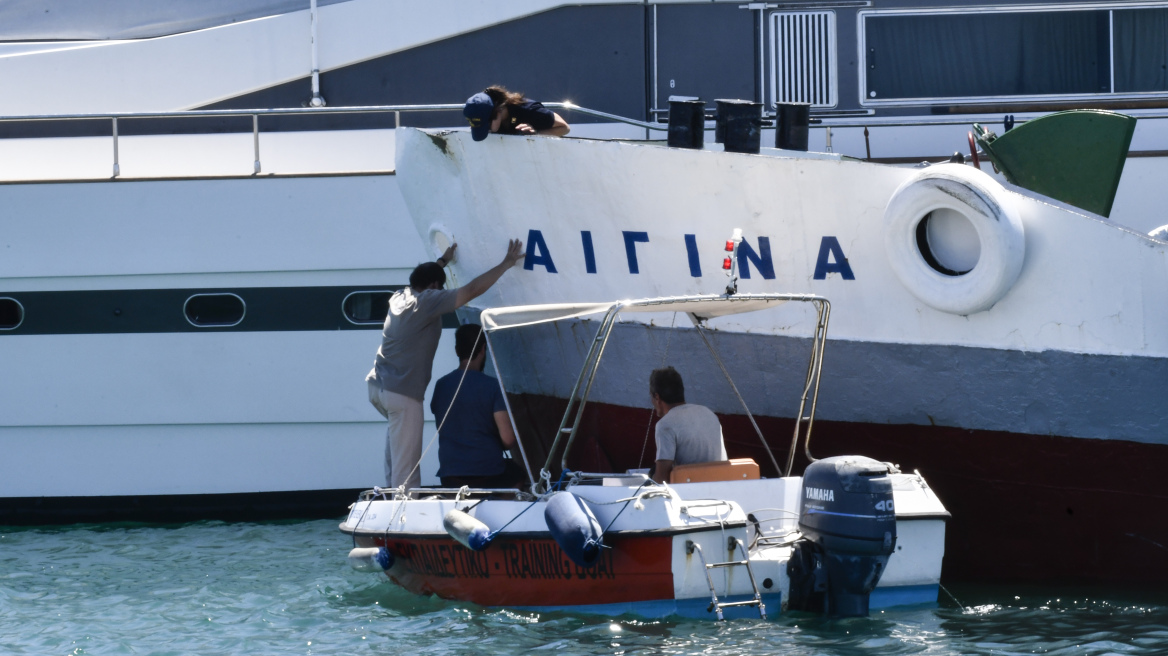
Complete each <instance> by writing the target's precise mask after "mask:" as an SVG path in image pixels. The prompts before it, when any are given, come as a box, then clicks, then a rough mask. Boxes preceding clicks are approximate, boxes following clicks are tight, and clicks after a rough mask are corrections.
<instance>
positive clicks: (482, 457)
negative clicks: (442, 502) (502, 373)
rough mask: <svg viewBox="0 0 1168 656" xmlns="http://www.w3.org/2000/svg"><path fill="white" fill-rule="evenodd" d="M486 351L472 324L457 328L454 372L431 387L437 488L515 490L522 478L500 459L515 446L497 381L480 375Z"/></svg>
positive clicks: (516, 469)
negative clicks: (434, 426) (439, 486)
mask: <svg viewBox="0 0 1168 656" xmlns="http://www.w3.org/2000/svg"><path fill="white" fill-rule="evenodd" d="M486 346H487V343H486V339H485V338H484V337H483V336H482V328H481V327H480V326H479V325H478V324H474V323H471V324H466V325H464V326H459V328H458V330H456V331H455V333H454V352H455V353H456V354H457V355H458V369H455V370H454V371H452V372H450V373H448V374H446V375H445V376H443V377H442V378H439V379H438V381H437V382H436V383H434V396H433V397H432V398H431V399H430V411H431V412H433V413H434V421H435V422H437V423H438V425H439V426H440V427H441V428H440V429H439V431H438V477H439V478H440V479H442V486H443V487H462V486H463V485H469V486H471V487H479V488H502V487H515V486H517V485H519V484H520V483H522V482H523V481H524V480H525V478H526V476H525V474H524V471H523V468H522V467H520V466H519V465H518V464H516V462H515V460H512V459H508V458H504V457H503V452H504V450H505V449H510V448H511V447H513V446H515V432H514V431H513V430H512V429H511V418H510V417H509V416H508V415H507V405H506V402H505V401H504V399H503V390H502V389H500V388H499V381H497V380H495V379H494V378H491V377H490V376H488V375H486V374H484V373H483V365H484V364H485V363H486V359H487V349H486ZM459 381H461V382H462V386H461V387H459ZM456 390H457V396H456V395H455V391H456ZM451 404H453V407H452V405H451ZM447 409H449V412H448V411H447Z"/></svg>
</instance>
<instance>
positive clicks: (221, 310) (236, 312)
mask: <svg viewBox="0 0 1168 656" xmlns="http://www.w3.org/2000/svg"><path fill="white" fill-rule="evenodd" d="M246 309H247V308H246V306H245V305H244V303H243V299H242V298H240V297H238V296H236V295H235V294H195V295H194V296H192V297H190V298H188V299H187V302H186V304H185V305H184V306H183V312H184V313H185V314H186V316H187V321H189V322H191V324H192V325H195V326H199V327H201V328H214V327H224V326H235V325H237V324H239V322H241V321H243V314H244V312H245V311H246Z"/></svg>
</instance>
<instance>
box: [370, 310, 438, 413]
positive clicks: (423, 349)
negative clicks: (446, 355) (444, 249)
mask: <svg viewBox="0 0 1168 656" xmlns="http://www.w3.org/2000/svg"><path fill="white" fill-rule="evenodd" d="M457 300H458V290H457V289H427V290H426V291H424V292H422V293H420V294H416V295H415V294H414V290H413V289H412V288H410V287H406V288H405V289H402V290H401V291H399V292H397V293H395V294H394V295H393V296H391V297H389V312H388V313H387V314H386V315H385V327H383V328H382V329H381V348H379V349H377V360H376V361H375V362H374V364H373V371H370V372H369V375H368V376H367V377H366V380H374V381H377V384H378V385H379V386H380V387H381V389H383V390H385V391H387V392H394V393H397V394H401V395H402V396H408V397H410V398H412V399H417V400H419V401H421V400H422V398H423V397H425V396H426V386H427V385H429V384H430V372H431V369H432V368H433V367H434V353H436V352H437V351H438V339H439V338H440V337H442V315H444V314H446V313H447V312H453V311H454V310H455V308H456V302H457Z"/></svg>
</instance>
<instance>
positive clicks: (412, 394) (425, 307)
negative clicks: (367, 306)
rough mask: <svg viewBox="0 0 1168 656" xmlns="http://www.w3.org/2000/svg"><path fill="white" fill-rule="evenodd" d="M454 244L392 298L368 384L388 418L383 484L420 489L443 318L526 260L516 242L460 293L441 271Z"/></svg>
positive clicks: (414, 274) (413, 275)
mask: <svg viewBox="0 0 1168 656" xmlns="http://www.w3.org/2000/svg"><path fill="white" fill-rule="evenodd" d="M457 247H458V245H457V244H453V245H451V246H450V248H448V249H446V252H445V253H444V254H443V255H442V257H440V258H438V261H437V262H425V263H423V264H419V265H418V266H417V267H415V268H414V270H413V272H412V273H410V285H409V286H408V287H406V288H404V289H402V290H401V291H398V292H397V293H395V294H394V295H393V296H391V297H390V299H389V312H388V313H387V314H386V316H385V326H384V327H383V328H382V330H381V348H379V349H377V359H376V360H375V362H374V364H373V370H372V371H370V372H369V375H368V376H366V377H365V380H366V381H368V383H369V402H370V403H372V404H373V407H375V408H377V411H378V412H380V413H381V415H382V416H383V417H385V418H386V419H388V420H389V427H388V429H387V430H386V434H385V481H386V484H387V485H388V486H389V487H398V486H400V485H403V484H404V485H405V486H406V488H407V489H411V488H416V487H420V486H421V484H422V477H421V474H420V473H419V472H418V461H419V460H420V459H421V458H422V421H423V417H422V397H423V396H425V394H426V386H427V385H429V384H430V373H431V369H432V368H433V366H434V353H435V352H436V351H437V350H438V339H439V338H440V337H441V336H442V315H443V314H446V313H448V312H453V311H454V310H455V309H457V308H460V307H462V306H464V305H466V304H467V303H468V302H470V301H471V300H473V299H475V298H478V297H479V296H480V295H482V293H483V292H485V291H487V290H488V289H490V287H491V285H494V284H495V282H497V281H498V280H499V278H501V277H502V276H503V274H504V273H505V272H506V271H507V269H510V268H511V267H513V266H515V263H516V262H518V261H519V260H520V259H522V258H523V243H522V242H521V241H519V240H518V239H512V240H511V242H510V243H509V244H508V245H507V255H505V256H504V257H503V261H502V262H500V263H499V264H498V265H496V266H495V267H494V268H492V269H489V270H487V271H486V272H485V273H483V274H481V275H479V277H477V278H475V279H474V280H472V281H470V282H468V283H467V284H465V285H463V286H462V287H459V288H458V289H443V288H442V287H443V285H445V284H446V273H445V272H444V271H443V270H442V269H443V267H445V266H446V264H447V263H448V262H450V260H451V259H452V258H453V257H454V253H455V250H454V249H455V248H457Z"/></svg>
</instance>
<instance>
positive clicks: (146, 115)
mask: <svg viewBox="0 0 1168 656" xmlns="http://www.w3.org/2000/svg"><path fill="white" fill-rule="evenodd" d="M543 104H544V106H545V107H547V108H549V109H556V110H564V111H569V112H572V113H574V114H583V115H585V116H591V117H593V118H599V119H603V120H605V121H610V122H613V123H621V124H625V125H632V126H635V127H639V128H643V129H645V130H646V131H659V132H664V131H666V130H668V125H667V124H666V123H659V122H655V121H642V120H638V119H633V118H628V117H625V116H619V115H617V114H611V113H608V112H602V111H599V110H596V109H590V108H588V107H581V106H580V105H576V104H574V103H571V102H547V103H543ZM462 108H463V105H462V104H461V103H458V104H428V105H370V106H357V107H304V108H276V109H195V110H187V111H166V112H107V113H94V114H41V115H24V116H0V123H16V122H42V121H64V122H73V121H101V120H105V121H109V122H110V129H111V137H112V144H113V177H115V178H116V177H118V176H119V175H121V165H120V161H119V154H118V139H119V137H118V121H119V120H126V119H135V120H137V119H194V118H230V117H250V118H251V122H252V130H251V132H252V144H253V150H254V155H255V157H254V162H253V174H259V173H260V172H261V170H262V165H261V160H260V138H259V135H260V118H261V117H264V118H269V117H285V116H322V115H340V114H393V115H394V123H393V124H394V127H395V128H397V127H400V126H401V115H402V114H403V113H418V112H450V111H460V110H462ZM1137 117H1138V118H1141V119H1164V118H1168V113H1138V114H1137ZM812 118H813V119H818V120H819V121H820V122H819V123H817V124H816V125H815V126H813V127H820V128H865V129H868V128H885V127H925V126H952V125H970V124H972V123H973V122H974V121H975V120H979V119H978V118H977V117H975V116H965V117H961V118H957V117H953V118H950V117H945V118H939V117H932V116H929V117H920V118H900V117H895V118H889V119H885V118H882V117H876V116H864V117H862V118H856V117H852V116H848V117H832V116H822V117H816V116H815V115H812ZM979 122H982V123H988V124H996V123H998V122H999V121H991V120H979ZM1017 122H1018V123H1023V122H1025V119H1018V121H1017ZM648 136H649V135H648V132H646V138H648Z"/></svg>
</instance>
